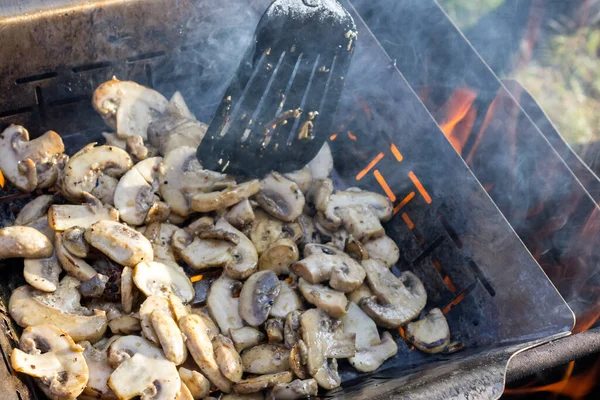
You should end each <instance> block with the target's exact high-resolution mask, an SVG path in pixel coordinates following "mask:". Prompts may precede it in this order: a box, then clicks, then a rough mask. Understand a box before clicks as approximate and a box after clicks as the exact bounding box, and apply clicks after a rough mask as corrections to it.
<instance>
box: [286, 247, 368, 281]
mask: <svg viewBox="0 0 600 400" xmlns="http://www.w3.org/2000/svg"><path fill="white" fill-rule="evenodd" d="M304 256H305V258H304V259H302V260H300V261H298V262H297V263H295V264H294V265H293V266H292V270H293V271H294V273H296V274H297V275H299V276H301V277H302V278H304V279H305V280H306V281H308V282H309V283H320V282H323V281H327V280H328V281H329V285H330V286H331V287H332V288H334V289H336V290H340V291H342V292H351V291H353V290H355V289H356V288H358V287H359V286H360V285H361V284H362V283H363V281H364V280H365V276H366V274H365V270H364V268H363V267H362V266H361V265H360V264H359V263H358V262H356V261H355V260H354V259H352V258H351V257H350V256H348V255H347V254H346V253H344V252H343V251H340V250H338V249H336V248H334V247H331V246H325V245H322V244H308V245H306V246H305V247H304Z"/></svg>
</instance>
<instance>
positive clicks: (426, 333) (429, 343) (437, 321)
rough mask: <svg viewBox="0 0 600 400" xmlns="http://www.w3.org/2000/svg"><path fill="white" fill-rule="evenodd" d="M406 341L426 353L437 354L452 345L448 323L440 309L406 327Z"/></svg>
mask: <svg viewBox="0 0 600 400" xmlns="http://www.w3.org/2000/svg"><path fill="white" fill-rule="evenodd" d="M404 333H405V334H406V339H408V340H409V341H410V342H411V343H412V344H414V345H415V347H416V348H417V349H419V350H421V351H424V352H425V353H429V354H437V353H441V352H442V351H444V350H446V348H447V347H448V345H449V344H450V328H449V327H448V321H446V317H445V316H444V314H443V313H442V311H441V310H440V309H439V308H434V309H432V310H431V311H429V313H427V315H425V316H424V317H423V318H422V319H420V320H418V321H413V322H410V323H408V324H407V325H406V326H405V327H404Z"/></svg>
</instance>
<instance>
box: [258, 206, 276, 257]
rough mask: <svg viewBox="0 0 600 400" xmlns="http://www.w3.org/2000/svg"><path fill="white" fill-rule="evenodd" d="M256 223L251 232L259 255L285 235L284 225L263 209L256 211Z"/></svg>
mask: <svg viewBox="0 0 600 400" xmlns="http://www.w3.org/2000/svg"><path fill="white" fill-rule="evenodd" d="M254 215H255V218H254V222H253V223H252V230H251V231H250V240H252V243H253V244H254V247H255V248H256V251H257V253H258V254H262V252H263V251H265V250H266V249H268V248H269V247H270V246H271V245H272V244H273V243H275V242H276V241H277V240H278V239H279V238H280V237H281V235H282V233H283V223H282V222H281V221H279V220H277V219H275V218H273V217H271V216H270V215H269V214H267V213H266V212H264V211H263V210H261V209H256V210H254Z"/></svg>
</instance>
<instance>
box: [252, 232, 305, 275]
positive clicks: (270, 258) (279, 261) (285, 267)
mask: <svg viewBox="0 0 600 400" xmlns="http://www.w3.org/2000/svg"><path fill="white" fill-rule="evenodd" d="M299 256H300V254H299V252H298V246H296V243H294V241H292V240H290V239H279V240H277V241H276V242H275V243H273V244H272V245H271V246H269V247H268V248H267V249H266V250H265V251H264V252H263V253H262V254H261V255H260V257H259V259H258V269H259V270H261V271H264V270H270V271H273V272H275V274H277V275H289V274H290V265H292V264H293V263H295V262H296V261H298V258H299Z"/></svg>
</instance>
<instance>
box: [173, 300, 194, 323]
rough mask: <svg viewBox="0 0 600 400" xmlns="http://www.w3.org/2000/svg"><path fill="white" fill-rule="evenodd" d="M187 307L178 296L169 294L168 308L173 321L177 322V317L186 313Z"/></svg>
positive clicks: (187, 311) (187, 312)
mask: <svg viewBox="0 0 600 400" xmlns="http://www.w3.org/2000/svg"><path fill="white" fill-rule="evenodd" d="M189 309H190V307H189V306H185V305H184V304H183V301H182V300H181V299H180V298H179V297H177V296H176V295H174V294H173V293H170V294H169V310H170V311H171V314H172V315H173V319H174V320H175V322H179V318H181V317H183V316H185V315H188V314H189Z"/></svg>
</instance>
